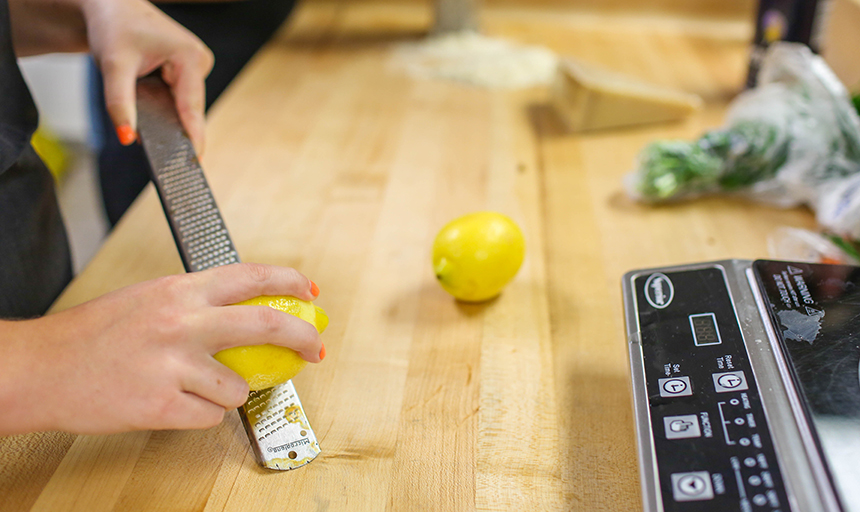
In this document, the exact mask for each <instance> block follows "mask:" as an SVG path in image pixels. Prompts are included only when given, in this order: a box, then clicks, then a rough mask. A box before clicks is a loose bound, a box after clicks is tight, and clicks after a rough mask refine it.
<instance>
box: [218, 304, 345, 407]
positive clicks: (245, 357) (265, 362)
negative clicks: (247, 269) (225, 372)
mask: <svg viewBox="0 0 860 512" xmlns="http://www.w3.org/2000/svg"><path fill="white" fill-rule="evenodd" d="M236 305H240V306H269V307H271V308H275V309H279V310H281V311H283V312H284V313H289V314H291V315H293V316H297V317H299V318H301V319H302V320H304V321H305V322H308V323H310V324H311V325H313V326H314V327H316V328H317V332H319V333H322V332H323V331H324V330H325V328H326V326H328V316H327V315H326V314H325V311H323V310H322V308H320V307H317V306H314V304H313V302H308V301H305V300H301V299H297V298H295V297H288V296H284V295H272V296H266V295H264V296H262V297H256V298H253V299H249V300H246V301H242V302H238V303H237V304H236ZM215 359H217V360H218V361H219V362H221V364H223V365H224V366H226V367H227V368H230V369H231V370H233V371H234V372H236V373H238V374H239V375H241V376H242V378H244V379H245V380H246V381H248V385H249V386H250V387H251V391H259V390H261V389H266V388H270V387H272V386H277V385H278V384H282V383H284V382H286V381H288V380H290V379H292V378H293V377H295V376H296V375H297V374H298V373H299V372H300V371H302V369H303V368H304V367H305V365H306V364H308V362H307V361H305V360H304V359H302V358H301V356H299V354H298V353H296V351H295V350H291V349H289V348H286V347H279V346H275V345H250V346H247V347H233V348H228V349H226V350H222V351H221V352H218V353H217V354H215Z"/></svg>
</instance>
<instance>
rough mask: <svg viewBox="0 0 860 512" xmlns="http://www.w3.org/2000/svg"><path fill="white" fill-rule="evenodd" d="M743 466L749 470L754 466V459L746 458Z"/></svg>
mask: <svg viewBox="0 0 860 512" xmlns="http://www.w3.org/2000/svg"><path fill="white" fill-rule="evenodd" d="M744 464H745V465H746V467H748V468H751V467H753V466H755V459H754V458H752V457H747V458H746V459H744Z"/></svg>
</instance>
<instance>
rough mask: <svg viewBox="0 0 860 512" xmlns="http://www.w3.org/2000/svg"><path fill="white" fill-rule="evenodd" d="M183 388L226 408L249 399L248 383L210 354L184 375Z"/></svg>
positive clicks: (236, 405) (234, 406) (233, 407)
mask: <svg viewBox="0 0 860 512" xmlns="http://www.w3.org/2000/svg"><path fill="white" fill-rule="evenodd" d="M182 389H183V390H184V391H186V392H188V393H193V394H195V395H197V396H199V397H200V398H203V399H205V400H208V401H210V402H212V403H214V404H216V405H218V406H220V407H222V408H224V409H227V410H230V409H235V408H237V407H241V406H242V404H244V403H245V401H247V400H248V393H249V392H250V390H249V389H248V383H247V382H245V379H243V378H242V377H240V376H239V375H237V374H236V373H235V372H233V371H232V370H230V369H229V368H227V367H226V366H224V365H222V364H221V363H219V362H218V361H216V360H214V359H212V358H211V357H209V356H208V355H207V356H205V357H203V358H201V359H200V361H198V362H197V363H196V364H195V365H194V367H193V368H189V369H188V371H186V372H185V373H184V374H183V376H182Z"/></svg>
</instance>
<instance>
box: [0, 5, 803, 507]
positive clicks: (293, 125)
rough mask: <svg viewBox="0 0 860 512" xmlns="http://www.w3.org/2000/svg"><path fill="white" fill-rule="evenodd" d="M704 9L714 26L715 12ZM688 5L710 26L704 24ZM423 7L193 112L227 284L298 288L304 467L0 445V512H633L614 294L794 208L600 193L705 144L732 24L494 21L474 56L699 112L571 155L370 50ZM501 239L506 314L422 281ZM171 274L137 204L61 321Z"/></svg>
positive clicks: (354, 9)
mask: <svg viewBox="0 0 860 512" xmlns="http://www.w3.org/2000/svg"><path fill="white" fill-rule="evenodd" d="M711 4H712V3H711ZM711 4H709V5H711ZM428 16H429V8H428V7H427V6H423V7H422V6H421V5H411V4H398V3H391V2H389V3H375V2H360V3H354V4H349V3H337V2H328V3H326V2H315V3H306V4H304V5H303V6H302V7H301V9H300V10H299V12H297V13H296V16H294V18H293V20H292V22H291V24H290V26H289V28H288V29H287V30H284V31H283V32H282V33H281V34H280V35H279V37H278V38H277V40H275V41H274V42H273V43H272V44H270V45H269V46H268V47H267V48H266V49H265V51H264V52H263V53H262V54H261V55H259V56H258V58H257V59H256V60H254V61H253V62H252V64H251V65H250V66H249V67H248V68H247V69H246V71H245V72H244V73H243V75H242V76H241V78H240V79H239V80H238V81H237V82H236V83H235V84H234V86H233V87H232V88H231V89H229V91H228V92H227V93H226V95H225V97H224V98H223V99H222V100H221V101H220V102H219V104H218V105H217V106H216V108H215V109H214V110H213V112H212V114H211V118H210V119H211V122H210V126H209V134H208V146H207V147H208V150H207V153H206V155H205V158H204V168H205V169H206V172H207V174H208V176H209V178H210V182H211V185H212V187H213V189H214V193H215V196H216V198H217V200H218V202H219V205H220V207H221V208H222V210H223V213H224V216H225V218H226V221H227V224H228V226H229V228H230V230H231V233H232V235H233V238H234V240H235V242H236V245H237V247H238V249H239V252H240V254H241V255H242V258H243V260H245V261H257V262H266V263H273V264H280V265H286V266H293V267H296V268H298V269H299V270H301V271H302V272H304V273H305V274H306V275H308V276H310V277H311V278H313V279H314V280H315V281H316V282H317V283H318V284H319V286H320V289H321V290H322V294H321V296H320V298H319V299H318V304H319V305H321V306H322V307H324V308H325V309H326V310H327V311H328V313H329V314H330V316H331V324H330V326H329V329H328V331H327V332H326V333H325V334H324V340H325V343H326V347H327V349H328V356H327V358H326V360H325V362H324V363H322V364H321V365H318V366H315V367H309V368H308V369H306V370H305V371H304V372H303V373H302V374H301V375H299V376H298V377H297V378H296V379H295V380H294V382H295V385H296V388H297V389H298V391H299V394H300V396H301V398H302V401H303V403H304V405H305V409H306V412H307V415H308V417H309V418H310V421H311V424H312V425H313V427H314V430H315V431H316V434H317V436H318V437H319V439H320V444H321V446H322V450H323V452H322V455H321V456H320V457H319V458H318V459H317V460H316V461H314V462H313V463H311V464H310V465H308V466H306V467H303V468H301V469H298V470H296V471H290V472H284V473H281V472H272V471H266V470H263V469H261V468H260V467H258V465H257V463H256V462H255V461H254V457H253V454H252V453H251V452H250V450H249V445H248V441H247V439H246V438H245V434H244V431H243V430H242V427H241V424H240V422H239V419H238V415H237V414H235V413H231V414H229V415H228V419H227V420H226V421H225V422H224V423H223V424H222V425H220V426H219V427H216V428H213V429H210V430H207V431H196V432H174V431H169V432H137V433H130V434H123V435H113V436H73V435H67V434H57V433H45V434H33V435H27V436H17V437H11V438H5V439H0V496H2V499H0V510H2V511H6V510H30V509H32V510H39V511H42V510H44V511H51V512H54V511H60V510H80V511H87V512H90V511H97V510H121V511H123V512H126V511H133V510H159V511H166V510H177V511H187V510H206V511H216V510H217V511H220V510H231V511H233V510H235V511H247V510H255V511H263V510H266V511H268V510H350V511H356V510H383V509H387V510H392V511H400V510H434V511H435V510H456V511H460V510H471V509H479V510H600V509H608V510H632V509H636V508H638V507H640V493H639V478H638V466H637V461H636V448H635V443H634V434H633V419H632V409H631V401H630V384H629V376H628V362H627V349H626V339H625V334H624V332H625V331H624V320H623V314H622V301H621V293H620V290H621V276H622V274H623V273H624V272H626V271H628V270H631V269H634V268H644V267H648V266H658V265H668V264H675V263H685V262H693V261H703V260H714V259H722V258H756V257H765V256H767V251H766V243H765V240H766V237H767V235H768V234H769V233H770V232H772V230H773V229H774V228H776V227H777V226H781V225H793V226H801V227H811V226H813V222H814V221H813V219H812V216H811V215H810V214H809V213H808V212H806V211H803V210H776V209H772V208H768V207H765V206H760V205H755V204H751V203H747V202H743V201H741V200H735V199H725V198H710V199H704V200H700V201H695V202H690V203H683V204H677V205H673V206H665V207H659V208H648V207H643V206H640V205H637V204H634V203H632V202H631V201H629V200H628V199H626V197H625V195H624V192H623V185H622V180H623V177H624V175H625V174H626V173H627V172H628V171H629V170H630V169H631V168H632V166H633V163H634V159H635V157H636V154H637V152H638V151H639V150H640V149H641V148H642V147H643V146H644V145H645V144H646V143H647V142H648V141H651V140H653V139H655V138H666V137H680V138H693V137H697V136H698V135H699V134H700V133H701V132H702V131H703V130H705V129H707V128H709V127H712V126H716V125H718V124H720V121H721V118H722V115H723V113H724V108H725V104H726V102H727V101H728V100H730V99H731V97H732V96H733V95H734V94H735V93H736V92H737V91H738V90H739V87H740V85H741V84H742V82H743V75H744V73H745V65H746V58H747V44H746V43H747V41H748V40H749V37H750V27H749V25H748V24H747V23H746V22H745V21H744V20H737V19H730V18H729V19H722V20H713V19H712V20H710V21H707V20H701V19H697V18H695V17H689V16H687V17H672V16H668V15H657V14H647V15H638V16H634V15H626V14H624V13H619V12H614V13H613V14H611V15H605V14H601V13H595V12H590V13H585V12H574V11H564V10H560V9H550V10H536V9H524V8H515V7H510V6H505V5H495V6H488V7H487V9H486V11H485V13H484V25H485V30H486V32H487V33H488V34H491V35H502V36H508V37H511V38H513V39H517V40H519V41H523V42H527V43H539V44H544V45H546V46H548V47H550V48H552V49H554V50H556V51H558V52H560V53H562V54H569V55H576V56H579V57H580V58H582V59H584V60H588V61H591V62H594V63H598V64H602V65H604V66H607V67H610V68H612V69H615V70H618V71H622V72H627V73H630V74H634V75H638V76H640V77H642V78H645V79H648V80H651V81H653V82H657V83H661V84H667V85H672V86H676V87H679V88H682V89H685V90H688V91H692V92H696V93H698V94H700V95H702V96H703V97H704V98H705V99H706V101H707V107H706V108H705V110H704V111H703V112H702V113H700V114H698V115H696V116H695V117H693V118H692V119H690V120H688V121H686V122H684V123H680V124H670V125H662V126H656V127H646V128H639V129H631V130H623V131H612V132H603V133H596V134H591V135H582V136H574V135H566V134H564V133H562V132H561V131H560V129H559V125H558V123H557V122H556V120H555V119H554V118H553V117H552V113H551V111H550V110H549V109H548V107H547V106H546V101H545V100H546V91H541V90H530V91H520V92H502V91H487V90H482V89H478V88H473V87H468V86H464V85H459V84H453V83H447V82H438V81H435V82H431V81H413V80H411V79H409V78H407V77H405V76H403V74H402V73H400V72H398V71H396V70H394V69H392V68H391V67H390V66H389V58H390V55H391V51H392V50H391V48H392V46H393V45H396V44H398V43H400V42H403V41H414V40H417V39H418V38H419V37H421V36H422V35H423V33H424V31H425V30H426V28H427V27H428V26H429V19H428ZM483 209H493V210H498V211H501V212H504V213H506V214H508V215H510V216H512V217H513V218H514V219H515V220H516V221H517V222H518V223H519V224H520V226H521V227H522V228H523V230H524V232H525V234H526V238H527V247H528V253H527V257H526V261H525V264H524V266H523V268H522V270H521V271H520V273H519V275H518V276H517V278H516V280H515V281H514V282H513V283H512V284H511V285H510V286H509V287H508V288H507V289H506V290H505V292H504V293H503V294H502V296H501V297H500V298H498V299H497V300H494V301H492V302H490V303H487V304H483V305H464V304H458V303H457V302H455V301H454V300H453V299H452V298H451V297H450V296H448V295H447V294H446V293H445V292H444V291H442V289H441V288H440V287H439V286H438V285H437V284H436V283H435V282H434V276H433V272H432V269H431V265H430V261H429V254H430V246H431V244H432V241H433V237H434V236H435V234H436V232H437V231H438V229H439V228H440V227H441V226H442V225H443V224H445V223H446V222H447V221H448V220H450V219H452V218H454V217H456V216H458V215H461V214H464V213H467V212H471V211H476V210H483ZM179 272H182V266H181V263H180V261H179V258H178V256H177V253H176V250H175V247H174V245H173V240H172V238H171V235H170V232H169V230H168V226H167V223H166V221H165V220H164V216H163V214H162V212H161V208H160V205H159V203H158V200H157V198H156V196H155V195H154V194H153V191H152V190H151V189H150V190H147V192H146V193H145V194H144V196H142V198H141V199H140V200H139V201H138V202H137V203H136V204H135V205H134V207H133V209H132V211H131V212H130V213H129V215H127V216H126V218H125V219H124V220H123V222H122V223H121V224H120V226H119V227H118V229H116V230H115V231H114V233H113V234H112V236H111V237H110V238H109V239H108V240H107V242H106V244H105V245H104V247H103V249H102V250H101V251H100V252H99V253H98V255H97V256H96V258H95V259H94V260H93V261H92V263H91V264H90V265H89V266H88V267H87V269H86V270H85V271H84V272H83V273H82V274H81V275H80V276H79V277H78V278H77V279H76V280H75V281H74V282H73V283H72V284H71V286H70V287H69V288H68V290H67V291H66V293H65V294H64V295H63V296H62V297H61V299H60V301H59V303H58V304H57V306H56V308H57V309H62V308H66V307H70V306H72V305H74V304H78V303H80V302H82V301H85V300H87V299H90V298H92V297H95V296H98V295H100V294H102V293H104V292H107V291H109V290H112V289H115V288H118V287H120V286H123V285H127V284H130V283H134V282H138V281H142V280H146V279H150V278H154V277H157V276H161V275H165V274H171V273H179Z"/></svg>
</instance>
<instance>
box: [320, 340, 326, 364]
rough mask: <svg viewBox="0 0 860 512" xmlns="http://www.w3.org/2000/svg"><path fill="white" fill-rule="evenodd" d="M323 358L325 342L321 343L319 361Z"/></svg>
mask: <svg viewBox="0 0 860 512" xmlns="http://www.w3.org/2000/svg"><path fill="white" fill-rule="evenodd" d="M323 359H325V343H323V346H322V348H321V349H320V361H322V360H323Z"/></svg>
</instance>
